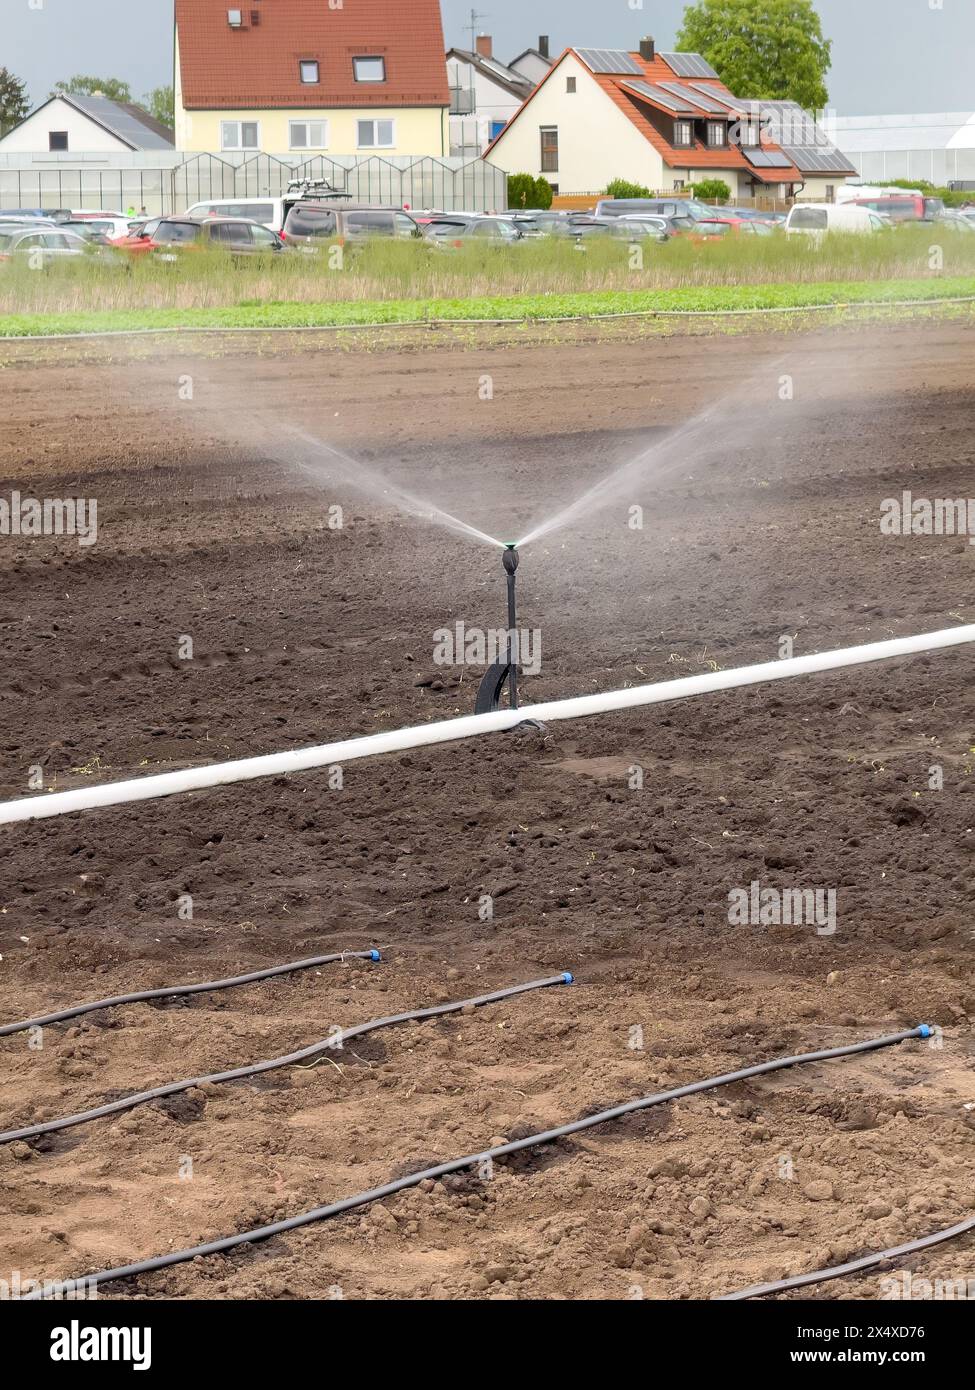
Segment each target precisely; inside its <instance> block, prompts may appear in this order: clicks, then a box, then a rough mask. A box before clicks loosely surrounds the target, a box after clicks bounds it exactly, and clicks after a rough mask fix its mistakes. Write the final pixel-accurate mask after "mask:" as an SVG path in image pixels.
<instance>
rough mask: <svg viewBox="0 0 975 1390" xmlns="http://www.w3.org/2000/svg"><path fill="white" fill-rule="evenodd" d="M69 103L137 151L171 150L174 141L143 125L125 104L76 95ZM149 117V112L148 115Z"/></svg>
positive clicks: (106, 98) (71, 96) (71, 95)
mask: <svg viewBox="0 0 975 1390" xmlns="http://www.w3.org/2000/svg"><path fill="white" fill-rule="evenodd" d="M68 99H69V101H70V102H71V103H73V104H74V105H75V106H76V107H78V108H79V109H80V110H82V111H84V112H85V113H86V114H87V115H89V116H91V117H93V119H94V120H96V121H98V122H99V124H100V125H103V126H106V127H107V128H108V129H109V130H111V131H112V132H114V134H115V135H117V136H118V137H119V139H120V140H124V141H125V142H126V143H127V144H129V145H133V146H134V147H135V148H136V149H137V150H140V149H141V150H171V149H172V148H173V142H172V140H168V139H167V138H166V137H165V136H163V135H160V134H159V132H158V131H155V130H153V129H152V127H151V126H147V125H143V123H142V122H141V121H140V120H139V119H138V117H137V116H135V115H133V113H132V112H131V111H129V110H127V109H126V106H125V104H123V103H121V102H117V101H110V100H109V99H108V97H97V96H88V95H81V96H76V95H74V93H71V94H70V95H69V98H68ZM146 114H147V115H148V112H147V113H146Z"/></svg>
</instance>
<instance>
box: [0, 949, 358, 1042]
mask: <svg viewBox="0 0 975 1390" xmlns="http://www.w3.org/2000/svg"><path fill="white" fill-rule="evenodd" d="M380 959H381V957H380V954H379V952H378V951H376V950H371V951H340V952H338V954H336V955H331V956H309V957H308V959H307V960H293V961H290V962H289V963H288V964H287V965H275V966H272V968H271V969H270V970H252V971H251V973H250V974H249V975H231V976H230V977H229V978H228V979H226V980H209V981H207V983H206V984H200V985H165V986H163V988H162V989H144V990H140V991H139V992H138V993H137V994H114V995H112V996H111V998H109V999H96V1000H94V1001H93V1002H92V1003H90V1004H73V1005H72V1006H71V1007H70V1008H68V1009H61V1010H60V1011H59V1012H58V1013H55V1014H44V1015H43V1016H41V1017H39V1018H25V1019H23V1020H22V1021H21V1022H20V1023H4V1024H2V1025H0V1038H7V1037H9V1036H10V1034H11V1033H23V1032H24V1031H25V1029H27V1028H44V1027H46V1026H47V1024H49V1023H63V1022H64V1020H65V1019H66V1018H78V1017H80V1015H81V1014H93V1013H94V1012H95V1011H96V1010H97V1009H115V1008H118V1006H119V1005H120V1004H141V1003H143V1002H144V1001H145V1000H147V999H178V998H180V997H181V996H183V995H187V994H209V993H210V992H211V991H212V990H218V989H232V988H233V987H234V986H235V985H251V984H254V983H255V982H256V981H257V980H270V979H271V978H272V977H273V976H275V975H287V974H289V973H290V972H291V971H293V970H310V969H311V968H312V967H313V966H316V965H330V964H331V963H332V962H333V961H336V960H380Z"/></svg>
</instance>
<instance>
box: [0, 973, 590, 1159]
mask: <svg viewBox="0 0 975 1390" xmlns="http://www.w3.org/2000/svg"><path fill="white" fill-rule="evenodd" d="M570 984H572V976H571V975H570V974H569V972H568V971H567V970H566V971H563V973H562V974H561V975H552V976H551V977H550V978H548V979H545V980H532V981H530V983H528V984H526V985H511V986H510V987H509V988H508V989H498V990H494V991H493V993H491V994H480V995H478V996H477V997H476V998H474V999H460V1000H458V1001H457V1002H456V1003H454V1004H437V1005H435V1006H434V1007H433V1008H430V1009H414V1010H412V1011H411V1012H409V1013H403V1014H391V1015H390V1016H389V1017H388V1018H374V1019H372V1020H371V1021H370V1022H369V1023H357V1024H355V1025H354V1026H353V1027H352V1028H343V1029H342V1030H341V1031H340V1032H338V1033H336V1034H335V1035H334V1036H333V1037H330V1038H320V1039H319V1041H318V1042H314V1043H312V1044H311V1046H310V1047H303V1048H302V1049H301V1050H300V1051H299V1052H289V1053H288V1054H287V1056H285V1057H272V1058H270V1059H268V1060H267V1061H265V1062H255V1063H254V1064H253V1065H251V1066H247V1067H235V1068H234V1070H233V1071H219V1072H213V1073H212V1074H211V1075H210V1076H194V1077H191V1078H190V1079H189V1080H188V1081H170V1082H167V1083H166V1084H165V1085H163V1086H154V1087H153V1089H152V1090H151V1091H138V1092H135V1093H134V1094H133V1095H131V1096H123V1097H122V1098H121V1100H115V1101H111V1102H109V1103H108V1104H107V1105H98V1106H96V1107H95V1108H94V1109H93V1110H82V1111H79V1113H78V1114H77V1115H62V1116H61V1118H60V1119H58V1120H47V1121H45V1122H44V1123H43V1124H39V1125H27V1126H25V1128H23V1129H8V1130H6V1131H5V1132H4V1133H2V1134H0V1144H11V1143H13V1141H14V1140H15V1139H36V1138H37V1136H38V1135H40V1134H52V1133H54V1131H56V1130H60V1129H71V1128H72V1127H73V1126H74V1125H83V1124H87V1123H88V1121H89V1120H101V1119H104V1117H105V1116H106V1115H117V1114H118V1112H119V1111H120V1110H132V1109H134V1107H135V1106H137V1105H144V1104H145V1103H146V1102H147V1101H150V1100H161V1099H163V1097H165V1096H174V1095H177V1094H178V1093H179V1092H180V1091H189V1090H190V1089H192V1087H194V1086H203V1085H205V1084H206V1083H207V1082H208V1081H209V1082H213V1083H214V1084H219V1083H220V1082H223V1081H239V1080H241V1079H242V1078H243V1077H246V1076H259V1075H260V1074H261V1073H262V1072H266V1071H276V1070H277V1068H279V1067H290V1066H294V1064H295V1063H296V1062H306V1061H308V1059H309V1058H311V1057H318V1056H320V1055H323V1054H327V1053H328V1052H331V1051H336V1050H337V1049H338V1048H340V1047H341V1046H342V1045H344V1044H345V1043H346V1042H348V1040H349V1039H350V1038H360V1037H362V1035H363V1034H364V1033H374V1032H375V1031H376V1029H377V1028H389V1027H391V1026H392V1024H394V1023H412V1022H414V1021H421V1020H422V1019H425V1018H437V1017H439V1016H440V1015H442V1014H454V1013H459V1012H460V1010H461V1009H466V1008H468V1007H473V1008H476V1007H478V1005H481V1004H494V1003H496V1002H497V1001H498V1000H499V999H510V998H511V997H512V996H513V995H515V994H525V993H526V992H527V991H528V990H531V989H544V988H546V986H548V985H570Z"/></svg>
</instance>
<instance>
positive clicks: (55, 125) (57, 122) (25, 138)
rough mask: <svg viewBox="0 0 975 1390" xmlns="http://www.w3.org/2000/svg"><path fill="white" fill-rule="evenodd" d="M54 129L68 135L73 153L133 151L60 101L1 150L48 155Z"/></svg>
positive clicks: (30, 120) (18, 131) (14, 132)
mask: <svg viewBox="0 0 975 1390" xmlns="http://www.w3.org/2000/svg"><path fill="white" fill-rule="evenodd" d="M53 130H66V131H67V132H68V153H69V154H71V153H75V154H82V153H83V154H118V153H119V152H121V151H124V150H127V149H128V148H129V147H128V145H127V144H126V143H125V141H124V140H119V139H118V138H117V137H116V136H114V135H112V134H111V133H110V132H109V131H107V130H105V128H104V127H103V126H100V125H99V124H98V122H97V121H93V120H92V119H91V118H90V117H89V116H85V115H83V114H82V113H81V112H80V111H77V110H75V108H74V107H73V106H69V104H68V103H67V102H66V101H62V100H61V99H60V98H57V99H56V100H54V101H52V102H49V103H48V105H47V106H45V107H43V108H42V109H41V110H40V111H36V112H35V113H34V115H32V116H28V117H27V119H26V121H24V122H23V123H22V124H21V125H19V126H18V127H17V129H16V130H12V131H11V132H10V134H9V135H6V136H4V138H3V140H0V149H2V150H3V152H4V153H5V154H48V153H50V140H49V138H48V137H49V136H50V133H51V131H53Z"/></svg>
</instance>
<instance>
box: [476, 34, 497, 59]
mask: <svg viewBox="0 0 975 1390" xmlns="http://www.w3.org/2000/svg"><path fill="white" fill-rule="evenodd" d="M475 44H476V46H477V52H478V54H479V55H480V56H481V57H482V58H492V57H493V56H494V42H493V40H492V38H491V35H490V34H478V36H477V38H476V40H475Z"/></svg>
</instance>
